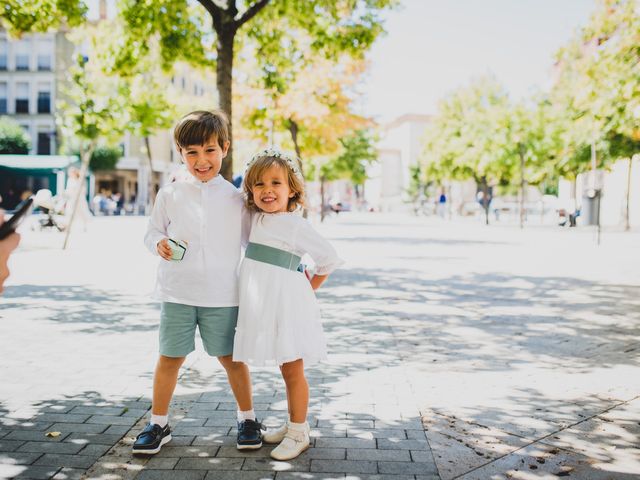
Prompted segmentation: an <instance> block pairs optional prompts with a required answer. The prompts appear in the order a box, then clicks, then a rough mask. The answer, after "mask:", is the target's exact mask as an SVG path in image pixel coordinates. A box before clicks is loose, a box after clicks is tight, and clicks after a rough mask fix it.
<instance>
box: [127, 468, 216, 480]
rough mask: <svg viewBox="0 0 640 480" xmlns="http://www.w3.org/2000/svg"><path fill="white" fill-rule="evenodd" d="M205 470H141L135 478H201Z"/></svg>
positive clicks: (188, 479)
mask: <svg viewBox="0 0 640 480" xmlns="http://www.w3.org/2000/svg"><path fill="white" fill-rule="evenodd" d="M206 474H207V472H204V471H194V470H191V471H178V470H143V471H141V472H140V474H139V475H138V476H137V477H136V480H203V479H204V477H205V475H206Z"/></svg>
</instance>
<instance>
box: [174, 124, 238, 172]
mask: <svg viewBox="0 0 640 480" xmlns="http://www.w3.org/2000/svg"><path fill="white" fill-rule="evenodd" d="M228 150H229V142H226V143H225V144H224V148H221V147H220V145H219V144H218V139H217V138H216V137H215V135H214V136H212V137H211V138H209V140H207V141H206V142H204V145H188V146H186V147H184V148H181V149H180V154H181V155H182V159H183V160H184V163H185V164H186V165H187V170H189V173H190V174H191V175H193V176H194V177H195V178H197V179H198V180H200V181H201V182H208V181H209V180H211V179H212V178H214V177H216V176H217V175H218V173H219V172H220V167H221V166H222V159H223V158H224V157H226V156H227V151H228Z"/></svg>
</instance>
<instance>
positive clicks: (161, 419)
mask: <svg viewBox="0 0 640 480" xmlns="http://www.w3.org/2000/svg"><path fill="white" fill-rule="evenodd" d="M149 422H150V423H153V424H155V425H160V426H161V427H162V428H164V427H166V425H167V423H169V415H154V414H153V413H152V414H151V420H150V421H149Z"/></svg>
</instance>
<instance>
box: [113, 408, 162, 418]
mask: <svg viewBox="0 0 640 480" xmlns="http://www.w3.org/2000/svg"><path fill="white" fill-rule="evenodd" d="M149 408H151V407H149ZM149 408H144V409H143V408H126V407H125V408H124V409H123V411H122V414H120V416H121V417H135V418H141V417H143V416H145V415H147V414H148V413H149ZM105 415H108V414H106V413H105Z"/></svg>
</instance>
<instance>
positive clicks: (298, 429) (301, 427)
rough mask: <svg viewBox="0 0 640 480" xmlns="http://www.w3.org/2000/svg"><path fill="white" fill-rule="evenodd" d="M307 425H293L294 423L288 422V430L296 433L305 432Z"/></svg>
mask: <svg viewBox="0 0 640 480" xmlns="http://www.w3.org/2000/svg"><path fill="white" fill-rule="evenodd" d="M308 425H309V424H308V423H307V422H302V423H294V422H289V428H290V429H291V430H294V431H296V432H304V431H306V430H307V428H308Z"/></svg>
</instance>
